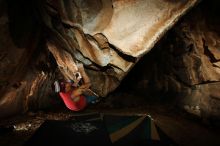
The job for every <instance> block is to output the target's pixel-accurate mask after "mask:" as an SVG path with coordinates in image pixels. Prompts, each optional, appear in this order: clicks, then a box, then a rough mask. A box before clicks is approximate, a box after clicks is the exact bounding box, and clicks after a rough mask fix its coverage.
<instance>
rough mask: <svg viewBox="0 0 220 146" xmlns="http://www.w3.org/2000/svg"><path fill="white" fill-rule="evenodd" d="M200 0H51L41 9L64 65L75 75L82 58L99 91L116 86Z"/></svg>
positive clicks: (52, 47) (59, 61)
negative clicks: (77, 64)
mask: <svg viewBox="0 0 220 146" xmlns="http://www.w3.org/2000/svg"><path fill="white" fill-rule="evenodd" d="M197 2H198V1H197V0H183V1H171V0H138V1H136V0H119V1H118V0H74V1H72V0H57V1H56V2H54V1H51V0H47V1H41V2H38V4H36V5H38V6H39V7H38V8H39V10H38V15H39V16H40V18H42V23H43V24H45V26H46V29H47V37H46V40H47V42H48V43H47V45H48V49H49V50H50V52H51V53H52V54H53V55H54V57H55V58H56V60H57V64H58V67H59V69H60V71H61V72H62V73H63V75H64V76H65V77H66V78H69V79H73V73H74V72H76V70H77V68H76V65H75V64H76V63H77V62H82V63H83V64H84V65H85V67H86V69H87V72H88V74H89V76H90V78H91V81H92V90H93V91H95V92H96V93H97V94H99V95H100V96H106V95H107V94H108V93H110V92H112V91H113V90H114V89H115V88H116V87H118V85H119V84H120V82H121V80H122V79H123V78H124V77H125V75H126V74H127V73H128V72H129V71H130V69H131V68H132V67H133V66H134V65H135V63H136V62H138V60H139V59H140V58H141V57H142V56H143V55H144V54H146V53H147V52H148V51H149V50H151V49H152V47H153V46H154V44H155V43H156V42H157V41H158V40H159V39H160V38H161V37H162V36H163V34H164V33H165V32H166V31H167V30H168V29H170V28H171V27H172V26H173V25H174V24H175V23H176V22H177V20H178V19H179V18H180V17H181V16H182V15H184V14H185V13H186V11H187V10H189V9H190V8H191V7H193V6H194V5H195V4H196V3H197Z"/></svg>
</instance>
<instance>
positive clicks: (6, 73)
mask: <svg viewBox="0 0 220 146" xmlns="http://www.w3.org/2000/svg"><path fill="white" fill-rule="evenodd" d="M12 2H14V1H8V2H7V4H8V6H7V5H6V2H5V1H0V6H1V9H0V117H5V116H8V115H12V114H15V113H19V112H20V113H21V112H26V111H27V110H28V109H29V108H30V107H31V108H40V107H44V106H48V98H47V97H48V95H49V92H50V91H51V87H50V84H51V82H50V81H51V79H52V78H53V76H52V75H53V74H52V73H50V71H51V65H50V63H48V60H49V57H48V54H49V51H46V50H44V49H42V45H41V44H40V42H41V41H42V40H41V37H42V33H41V32H42V31H41V28H40V27H39V25H37V22H36V20H35V19H34V17H32V16H31V14H32V10H31V8H29V7H25V6H24V5H25V3H26V2H24V1H23V2H15V3H12ZM28 4H29V3H28ZM21 16H22V17H21ZM45 97H46V98H45Z"/></svg>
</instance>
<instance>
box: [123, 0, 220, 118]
mask: <svg viewBox="0 0 220 146" xmlns="http://www.w3.org/2000/svg"><path fill="white" fill-rule="evenodd" d="M219 4H220V3H219V2H218V1H212V2H207V1H203V2H201V3H200V4H199V5H198V7H197V8H195V9H193V10H192V11H191V12H190V13H189V14H187V15H186V16H185V17H184V18H183V19H182V20H181V21H180V22H178V23H177V25H175V27H173V29H172V30H170V31H169V32H168V33H167V34H166V35H165V36H164V37H163V38H162V39H161V41H159V42H158V43H157V44H156V46H155V47H154V49H153V50H152V51H151V52H149V53H148V54H147V55H146V56H144V57H143V58H142V59H141V60H140V62H139V63H137V64H136V66H135V67H134V69H133V70H131V72H130V73H129V75H128V76H127V77H126V78H125V80H124V81H123V82H122V86H121V88H122V89H124V90H125V91H126V92H127V91H132V90H133V93H135V94H141V95H142V96H145V97H146V98H148V99H150V98H151V97H152V98H155V99H156V98H158V97H159V98H160V99H161V100H162V101H166V100H169V98H170V97H172V96H173V97H175V98H176V99H175V100H176V105H178V106H179V107H181V108H183V109H184V110H186V111H187V112H189V113H192V114H195V115H197V116H201V117H203V118H214V119H215V118H218V119H219V117H220V94H219V93H220V68H219V62H220V58H219V55H220V49H219V48H220V35H219V34H220V30H219V27H218V26H219V25H220V21H219V20H220V19H219V15H218V6H219ZM127 85H130V86H129V87H127ZM125 88H127V89H128V90H126V89H125ZM174 105H175V104H173V106H174Z"/></svg>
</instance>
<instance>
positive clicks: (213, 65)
mask: <svg viewBox="0 0 220 146" xmlns="http://www.w3.org/2000/svg"><path fill="white" fill-rule="evenodd" d="M196 2H197V0H182V1H177V0H138V1H135V0H112V1H111V0H91V1H89V0H83V1H82V0H74V1H72V0H71V1H70V0H63V1H61V0H57V1H52V0H47V1H44V0H41V1H40V0H39V1H31V0H30V1H28V2H27V1H25V0H21V1H19V2H16V0H8V1H7V3H6V1H4V0H0V26H1V27H0V44H1V45H0V52H1V54H0V94H1V96H0V117H3V116H7V115H11V114H14V113H17V112H25V111H27V110H28V109H29V108H41V107H45V106H48V105H51V101H50V98H49V96H50V93H51V87H50V85H51V83H52V81H53V80H54V78H55V76H54V72H55V70H56V65H58V69H59V71H60V72H61V73H62V74H63V76H64V77H65V78H70V79H72V78H73V73H74V72H75V71H77V67H76V63H77V62H82V63H83V64H84V66H85V68H86V72H87V73H88V74H89V77H90V79H91V81H92V90H93V91H95V92H96V93H98V94H99V95H101V96H106V95H107V94H108V93H110V92H112V91H113V90H115V89H116V88H117V87H118V86H119V84H120V82H121V81H122V79H123V78H124V77H125V76H126V75H127V74H128V72H130V73H129V75H128V76H127V77H128V78H127V82H124V83H123V84H125V86H124V87H125V88H127V89H129V90H131V91H135V94H142V95H144V96H146V97H148V96H152V97H155V96H158V95H161V94H164V93H166V94H167V95H168V94H169V93H172V96H175V97H177V103H178V105H180V106H181V107H182V108H185V110H186V111H188V112H190V113H193V114H196V115H199V116H202V117H220V116H219V113H220V109H219V105H220V104H219V101H220V100H219V99H220V97H219V96H220V95H219V87H220V86H219V81H220V62H219V61H220V55H219V54H220V50H219V48H220V41H219V40H220V39H219V34H220V33H219V32H220V30H219V27H218V26H219V24H220V23H219V20H220V19H219V16H218V15H217V14H218V11H217V8H218V5H217V4H216V3H215V2H202V4H201V5H199V6H198V8H196V9H195V10H193V11H192V12H191V13H190V14H189V15H187V16H186V17H184V19H182V20H181V22H180V23H178V24H177V25H176V26H175V27H174V28H173V29H172V30H171V31H170V32H169V33H168V34H166V35H165V37H163V39H162V40H161V41H160V42H159V43H157V41H158V40H159V39H160V38H161V37H162V36H163V35H164V34H165V33H166V32H167V31H168V29H170V28H171V27H172V26H173V25H174V24H175V23H176V22H177V21H178V20H179V18H180V17H181V16H182V15H184V14H185V12H186V11H187V10H189V9H190V8H191V7H193V6H194V5H195V4H196ZM217 3H218V2H217ZM6 4H8V5H6ZM27 4H28V7H27ZM155 43H157V44H156V45H155ZM154 45H155V47H154V49H153V50H151V49H152V47H153V46H154ZM150 50H151V51H150ZM149 51H150V52H149ZM50 53H51V54H52V55H51V54H50ZM146 53H148V54H146ZM144 54H146V55H145V56H144V58H142V57H143V55H144ZM52 56H53V57H52ZM54 59H55V60H56V61H54ZM55 63H56V64H55ZM136 63H137V65H136V66H134V65H135V64H136ZM53 65H55V67H54V66H53ZM132 67H134V69H133V70H131V68H132ZM125 81H126V79H125ZM122 86H123V85H122ZM126 91H128V90H126ZM125 100H126V99H125Z"/></svg>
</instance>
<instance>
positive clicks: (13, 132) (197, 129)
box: [0, 99, 220, 146]
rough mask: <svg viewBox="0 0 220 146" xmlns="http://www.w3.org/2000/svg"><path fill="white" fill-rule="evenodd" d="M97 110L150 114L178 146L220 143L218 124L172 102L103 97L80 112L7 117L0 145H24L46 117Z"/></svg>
mask: <svg viewBox="0 0 220 146" xmlns="http://www.w3.org/2000/svg"><path fill="white" fill-rule="evenodd" d="M116 103H117V104H116ZM96 112H98V113H103V114H118V115H133V114H135V115H136V114H149V115H150V116H151V117H152V118H153V119H154V121H155V123H156V124H157V125H158V126H159V127H160V128H161V129H162V130H163V131H164V132H165V133H166V134H167V135H168V136H169V137H171V138H172V139H173V140H174V141H175V142H176V143H177V144H179V145H183V146H196V145H198V146H207V145H210V146H217V145H220V139H219V138H220V129H219V127H215V126H212V124H210V123H209V122H208V121H204V120H203V119H200V118H198V117H194V116H192V115H189V114H187V113H185V112H183V111H181V110H179V109H177V108H176V107H175V106H174V105H173V104H171V103H163V104H161V103H160V104H158V103H152V102H144V101H141V99H140V101H139V103H138V102H136V103H131V102H129V104H128V103H124V102H120V101H115V100H103V101H101V102H100V103H98V104H97V105H90V106H89V107H88V108H87V109H85V110H84V111H81V112H72V111H69V110H68V109H66V108H65V107H64V106H61V107H59V108H57V107H56V108H55V109H47V110H41V111H37V112H33V111H32V112H28V113H26V114H23V115H18V116H16V117H12V118H7V119H4V120H1V121H0V145H1V146H21V145H23V143H25V141H27V140H28V138H30V137H31V135H32V134H33V133H34V132H35V131H36V130H37V129H38V128H39V126H40V125H41V124H42V123H43V122H44V121H45V120H70V119H71V120H72V119H74V118H75V117H76V116H78V115H83V114H89V113H96Z"/></svg>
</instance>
